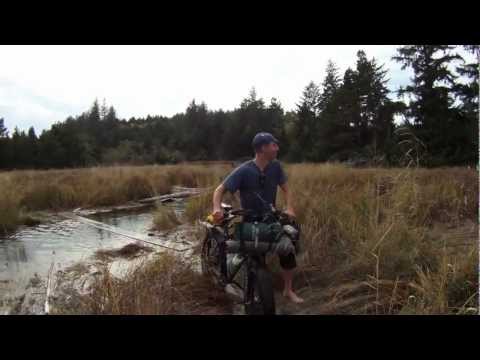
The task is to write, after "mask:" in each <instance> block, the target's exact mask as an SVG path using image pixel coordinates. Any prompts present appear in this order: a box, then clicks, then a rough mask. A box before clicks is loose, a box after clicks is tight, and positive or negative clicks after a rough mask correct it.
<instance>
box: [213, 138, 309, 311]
mask: <svg viewBox="0 0 480 360" xmlns="http://www.w3.org/2000/svg"><path fill="white" fill-rule="evenodd" d="M252 145H253V149H254V150H255V158H254V159H253V160H249V161H246V162H244V163H243V164H242V165H240V166H239V167H237V168H236V169H235V170H233V171H232V173H231V174H230V175H229V176H228V177H227V178H226V179H225V181H223V183H222V184H220V185H219V186H218V187H217V188H216V189H215V192H214V193H213V217H214V219H215V221H220V220H221V219H222V217H223V211H222V208H221V202H222V197H223V194H224V193H225V191H229V192H230V193H232V194H234V193H235V192H236V191H237V190H239V191H240V202H241V205H242V208H243V209H248V210H252V211H253V212H254V213H256V214H257V218H258V217H260V216H261V214H262V212H263V211H264V209H265V204H264V203H263V202H262V200H261V199H259V197H258V196H257V195H256V194H255V193H257V194H258V195H260V197H261V198H263V199H264V200H265V202H266V203H268V204H273V205H274V206H275V200H276V196H277V187H278V186H280V188H281V189H282V191H283V193H284V196H285V199H286V203H287V209H286V211H285V213H286V214H288V215H289V216H291V217H295V212H294V210H293V207H292V201H291V197H290V193H289V191H288V186H287V176H286V174H285V172H284V171H283V168H282V166H281V164H280V162H279V161H278V160H276V158H277V153H278V151H279V146H278V140H277V139H276V138H275V137H273V135H272V134H270V133H266V132H261V133H258V134H257V135H255V137H254V138H253V141H252ZM254 219H255V216H252V217H251V218H244V221H252V220H254ZM279 259H280V266H281V268H282V277H283V280H284V284H285V286H284V290H283V295H284V296H285V297H287V298H288V299H290V300H291V301H293V302H295V303H302V302H303V299H302V298H300V297H299V296H297V295H296V294H295V293H294V291H293V289H292V279H293V273H294V269H295V268H296V266H297V264H296V259H295V254H293V253H291V254H289V255H287V256H279Z"/></svg>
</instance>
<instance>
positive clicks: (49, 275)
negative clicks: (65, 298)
mask: <svg viewBox="0 0 480 360" xmlns="http://www.w3.org/2000/svg"><path fill="white" fill-rule="evenodd" d="M54 263H55V262H54V261H52V265H50V270H49V271H48V278H47V294H46V298H45V314H46V315H48V314H49V313H50V304H49V303H48V301H49V299H50V288H51V286H50V284H51V280H52V274H53V266H54Z"/></svg>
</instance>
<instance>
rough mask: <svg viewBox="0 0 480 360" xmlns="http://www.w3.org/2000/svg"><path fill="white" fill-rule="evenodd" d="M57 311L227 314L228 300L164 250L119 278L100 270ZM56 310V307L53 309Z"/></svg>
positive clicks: (135, 313)
mask: <svg viewBox="0 0 480 360" xmlns="http://www.w3.org/2000/svg"><path fill="white" fill-rule="evenodd" d="M69 301H70V302H74V303H75V304H76V305H77V306H76V307H75V308H73V307H70V306H68V304H66V305H67V306H65V305H63V306H62V307H61V309H59V310H60V312H61V313H62V314H65V313H75V314H109V315H120V314H121V315H125V314H128V315H172V314H184V315H201V314H215V315H218V314H227V313H229V312H230V308H229V307H230V301H229V300H228V298H227V297H226V295H225V294H224V293H223V292H222V291H221V290H219V289H218V288H216V287H215V286H214V285H213V284H212V283H211V282H210V281H209V280H208V279H207V278H205V277H204V276H202V275H200V274H198V273H196V272H195V271H194V270H192V268H191V266H190V265H189V264H187V263H184V262H181V261H179V260H178V258H176V257H175V256H174V255H171V254H168V253H164V254H161V255H160V256H159V257H158V258H157V259H155V260H153V261H150V262H144V263H143V264H141V265H139V266H138V267H136V268H134V269H132V270H130V271H129V273H128V274H127V275H126V276H125V277H124V278H122V279H118V278H115V277H113V276H112V275H111V274H110V272H109V270H108V267H105V268H104V269H103V270H102V274H101V276H98V277H97V278H96V279H95V281H94V282H93V283H92V285H91V288H90V291H89V292H88V294H86V295H80V294H76V295H75V296H74V298H71V299H70V300H69ZM57 311H58V310H57Z"/></svg>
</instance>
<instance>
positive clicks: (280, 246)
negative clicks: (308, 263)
mask: <svg viewBox="0 0 480 360" xmlns="http://www.w3.org/2000/svg"><path fill="white" fill-rule="evenodd" d="M226 247H227V253H238V252H240V251H241V243H240V241H236V240H227V241H226ZM244 249H245V251H246V252H247V253H251V254H265V253H267V252H272V253H276V254H278V255H281V256H286V255H288V254H291V253H295V246H294V245H293V243H292V240H291V239H290V238H289V237H288V236H282V237H281V238H280V240H279V241H278V242H277V243H273V244H272V243H268V242H263V241H259V242H258V243H257V244H255V242H254V241H245V242H244Z"/></svg>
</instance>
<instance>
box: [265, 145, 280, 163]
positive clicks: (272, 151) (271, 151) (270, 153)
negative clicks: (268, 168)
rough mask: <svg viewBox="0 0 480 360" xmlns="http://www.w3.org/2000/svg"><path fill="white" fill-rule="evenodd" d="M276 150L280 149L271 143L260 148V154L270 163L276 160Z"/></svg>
mask: <svg viewBox="0 0 480 360" xmlns="http://www.w3.org/2000/svg"><path fill="white" fill-rule="evenodd" d="M278 150H280V148H279V147H278V145H277V144H276V143H274V142H271V143H270V144H268V145H263V146H262V153H263V154H264V155H265V157H266V158H267V159H268V160H270V161H271V160H274V159H276V157H277V153H278Z"/></svg>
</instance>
